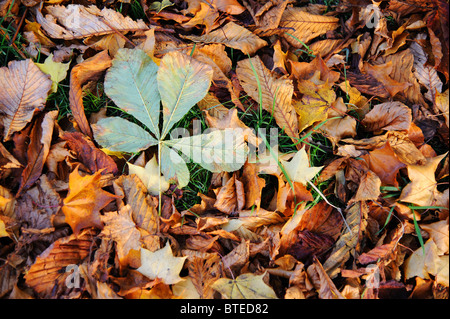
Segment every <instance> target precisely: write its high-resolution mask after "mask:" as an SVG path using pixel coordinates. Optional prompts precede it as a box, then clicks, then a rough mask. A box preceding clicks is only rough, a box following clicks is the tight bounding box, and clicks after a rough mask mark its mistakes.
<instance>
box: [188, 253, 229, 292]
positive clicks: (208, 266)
mask: <svg viewBox="0 0 450 319" xmlns="http://www.w3.org/2000/svg"><path fill="white" fill-rule="evenodd" d="M222 267H223V266H222V264H221V260H220V257H219V256H218V255H216V254H215V255H212V256H211V257H208V258H205V259H203V258H194V259H193V260H192V261H190V262H189V267H188V269H189V277H190V278H191V279H192V283H193V284H194V286H195V289H196V290H197V292H198V293H199V295H200V298H202V299H212V298H213V297H214V289H213V288H212V284H213V283H214V282H215V281H216V280H217V279H219V278H221V277H222V276H223V269H222Z"/></svg>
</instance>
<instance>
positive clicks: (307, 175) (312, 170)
mask: <svg viewBox="0 0 450 319" xmlns="http://www.w3.org/2000/svg"><path fill="white" fill-rule="evenodd" d="M280 162H281V163H282V165H283V166H284V169H285V171H286V173H287V174H288V177H289V179H290V180H291V181H295V182H298V183H301V184H303V185H306V184H307V183H308V182H309V181H310V180H311V179H313V178H314V176H316V175H317V173H319V172H320V170H321V169H322V168H323V166H319V167H314V166H313V167H310V165H309V159H308V154H306V151H305V148H302V149H301V150H299V151H298V152H297V153H296V154H295V155H294V157H293V158H292V159H291V160H290V161H289V162H286V161H283V160H280Z"/></svg>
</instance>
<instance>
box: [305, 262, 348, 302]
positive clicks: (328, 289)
mask: <svg viewBox="0 0 450 319" xmlns="http://www.w3.org/2000/svg"><path fill="white" fill-rule="evenodd" d="M307 273H308V276H309V277H310V278H311V279H312V283H313V285H314V288H315V289H316V291H318V293H319V298H320V299H345V298H344V296H342V294H341V293H340V292H339V290H338V289H337V288H336V286H335V285H334V282H333V281H332V280H331V278H330V277H329V276H328V274H327V272H326V271H325V270H324V268H323V266H322V264H321V263H320V261H319V260H318V259H317V258H316V257H315V256H314V258H313V264H312V265H310V266H309V267H308V268H307Z"/></svg>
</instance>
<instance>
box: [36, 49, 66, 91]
mask: <svg viewBox="0 0 450 319" xmlns="http://www.w3.org/2000/svg"><path fill="white" fill-rule="evenodd" d="M36 65H37V67H38V68H39V69H41V71H42V72H44V73H45V74H48V75H50V79H51V80H52V82H53V83H52V89H51V92H52V93H55V92H56V91H57V90H58V83H59V82H61V81H62V80H64V79H65V78H66V76H67V71H68V70H69V67H70V61H69V62H67V63H61V62H54V61H53V54H50V55H49V56H48V57H47V58H46V59H45V61H44V63H36Z"/></svg>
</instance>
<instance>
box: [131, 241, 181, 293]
mask: <svg viewBox="0 0 450 319" xmlns="http://www.w3.org/2000/svg"><path fill="white" fill-rule="evenodd" d="M186 258H187V257H174V256H173V253H172V249H171V248H170V244H169V243H167V244H166V246H165V247H164V248H162V249H160V250H157V251H155V252H151V251H149V250H147V249H145V248H141V266H140V267H139V268H138V269H137V271H139V272H140V273H141V274H143V275H144V276H146V277H148V278H150V279H152V280H153V279H156V278H159V279H161V280H162V282H163V283H165V284H166V285H173V284H176V283H177V282H180V281H181V280H183V279H182V278H181V277H180V276H179V274H180V271H181V269H182V268H183V264H184V261H185V260H186Z"/></svg>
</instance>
